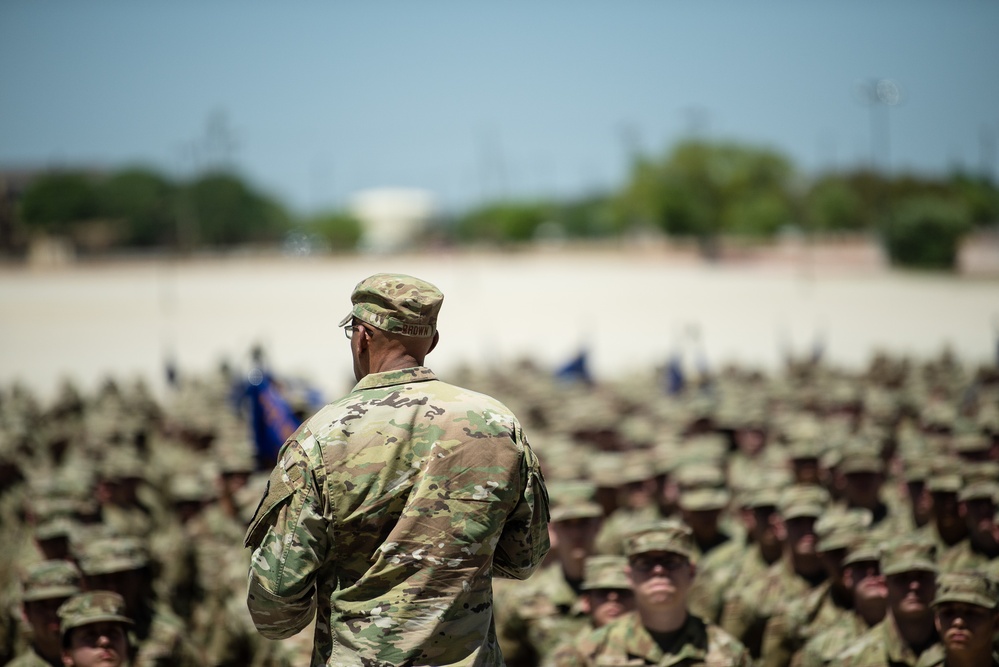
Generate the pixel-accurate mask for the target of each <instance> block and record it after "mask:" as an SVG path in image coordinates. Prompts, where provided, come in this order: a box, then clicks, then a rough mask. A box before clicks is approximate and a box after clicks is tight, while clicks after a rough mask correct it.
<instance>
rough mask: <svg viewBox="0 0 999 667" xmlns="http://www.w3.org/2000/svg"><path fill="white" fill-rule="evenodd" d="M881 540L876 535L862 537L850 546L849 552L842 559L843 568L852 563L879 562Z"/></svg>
mask: <svg viewBox="0 0 999 667" xmlns="http://www.w3.org/2000/svg"><path fill="white" fill-rule="evenodd" d="M881 545H882V542H881V539H880V538H879V537H878V536H876V535H864V536H863V537H860V538H858V540H857V541H856V542H855V543H853V544H852V545H851V546H850V551H849V552H848V553H847V554H846V558H844V559H843V566H844V567H846V566H847V565H853V564H854V563H872V562H873V563H879V564H880V562H881Z"/></svg>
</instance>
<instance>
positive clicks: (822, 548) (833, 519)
mask: <svg viewBox="0 0 999 667" xmlns="http://www.w3.org/2000/svg"><path fill="white" fill-rule="evenodd" d="M873 521H874V513H873V512H871V511H870V510H868V509H859V508H858V509H848V510H840V511H837V512H826V513H825V514H823V515H822V516H820V517H819V518H818V520H817V521H816V522H815V534H816V536H817V537H818V544H817V546H816V550H817V551H819V552H821V553H826V552H829V551H836V550H838V549H849V548H850V545H852V544H854V543H855V542H856V541H857V536H858V534H861V533H863V531H865V530H866V529H867V528H868V526H870V525H871V523H872V522H873Z"/></svg>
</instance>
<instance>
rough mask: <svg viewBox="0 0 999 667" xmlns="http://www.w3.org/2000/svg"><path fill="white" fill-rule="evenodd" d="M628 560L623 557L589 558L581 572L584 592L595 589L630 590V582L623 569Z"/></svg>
mask: <svg viewBox="0 0 999 667" xmlns="http://www.w3.org/2000/svg"><path fill="white" fill-rule="evenodd" d="M627 565H628V559H627V558H625V557H624V556H590V557H589V558H587V559H586V565H585V568H584V570H583V584H582V586H580V588H581V589H582V590H584V591H592V590H597V589H621V590H625V589H630V588H631V582H630V581H628V575H627V573H626V571H625V567H626V566H627Z"/></svg>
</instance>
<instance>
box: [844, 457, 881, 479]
mask: <svg viewBox="0 0 999 667" xmlns="http://www.w3.org/2000/svg"><path fill="white" fill-rule="evenodd" d="M839 470H840V472H842V473H843V474H844V475H849V474H853V473H865V472H873V473H878V474H881V473H884V471H885V463H884V461H882V460H881V459H880V458H879V457H877V456H875V455H874V454H872V453H867V452H863V453H861V452H850V453H844V455H843V460H842V462H841V463H840V464H839Z"/></svg>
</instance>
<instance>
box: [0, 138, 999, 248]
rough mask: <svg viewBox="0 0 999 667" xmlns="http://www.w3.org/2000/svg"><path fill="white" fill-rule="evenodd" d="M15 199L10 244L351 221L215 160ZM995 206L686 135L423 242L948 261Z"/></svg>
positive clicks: (329, 231) (321, 237)
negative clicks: (662, 240) (813, 241)
mask: <svg viewBox="0 0 999 667" xmlns="http://www.w3.org/2000/svg"><path fill="white" fill-rule="evenodd" d="M14 211H15V212H14V226H15V229H16V231H17V232H18V233H17V234H14V235H13V238H15V239H19V240H20V241H21V248H22V249H23V246H24V243H25V240H26V239H30V238H33V237H36V236H38V235H53V236H60V237H64V238H68V239H70V240H71V241H72V242H73V243H74V244H75V246H76V247H77V250H78V251H81V252H84V253H86V252H106V251H111V250H123V249H132V250H138V249H152V248H157V249H163V248H166V249H171V250H179V251H192V250H200V249H224V248H232V247H237V246H246V245H261V246H274V245H277V244H285V245H286V246H288V245H289V243H290V244H291V247H292V249H293V250H294V249H295V248H298V249H308V248H312V249H315V248H320V249H323V250H332V251H338V252H349V251H352V250H354V249H356V247H357V244H358V242H359V240H360V238H361V234H362V229H361V223H360V222H359V221H358V220H357V219H356V218H355V217H354V216H352V215H351V214H350V213H349V212H347V211H344V210H331V211H325V212H321V213H318V214H314V215H311V216H309V217H306V218H302V217H300V216H295V215H292V214H291V213H290V212H289V211H288V209H287V208H285V206H284V205H283V204H282V203H281V202H279V201H277V200H276V199H274V198H273V197H270V196H268V195H266V194H264V193H263V192H261V191H260V190H259V189H257V188H256V187H254V186H253V185H251V184H250V183H249V182H247V181H246V180H245V179H243V178H241V177H240V176H239V175H237V174H235V173H233V172H231V171H228V170H216V171H212V172H209V173H204V174H201V175H199V176H198V177H197V178H194V179H193V180H190V181H187V182H178V181H176V180H173V179H170V178H168V177H166V176H164V175H163V174H162V173H159V172H157V171H156V170H154V169H151V168H145V167H129V168H125V169H122V170H119V171H114V172H111V173H106V174H94V173H92V172H85V171H54V172H51V173H47V174H44V175H42V176H40V177H38V178H36V179H34V180H33V181H32V182H31V183H30V185H29V186H28V187H27V188H26V189H25V191H24V192H23V193H22V194H21V196H20V197H19V199H18V201H17V202H16V207H15V208H14ZM997 220H999V190H997V187H996V184H995V183H994V182H993V181H992V179H991V178H988V177H981V176H976V175H973V174H968V173H962V172H956V173H954V174H952V175H950V176H947V177H942V178H929V177H921V176H915V175H911V174H906V175H898V176H891V177H888V176H886V175H884V174H882V173H879V172H877V171H874V170H868V169H854V170H849V171H842V172H830V173H825V174H821V175H819V176H818V177H815V178H811V179H806V178H805V177H804V176H803V175H802V174H801V173H800V172H799V171H798V170H797V169H796V168H795V166H794V165H793V164H792V162H791V161H790V160H789V159H788V158H787V157H786V156H784V155H782V154H780V153H779V152H777V151H774V150H770V149H767V148H761V147H757V146H750V145H745V144H741V143H735V142H709V141H693V140H692V141H684V142H681V143H679V144H677V145H675V146H673V147H671V148H670V149H669V150H668V151H666V152H664V153H663V154H662V155H659V156H639V157H636V158H635V160H634V161H633V164H632V165H631V168H630V171H629V173H628V176H627V178H626V179H625V182H624V184H623V185H622V186H620V188H618V189H617V190H615V191H611V192H602V193H593V194H591V195H588V196H585V197H579V198H576V199H573V200H568V201H554V200H522V199H507V200H502V201H492V202H487V203H484V204H481V205H479V206H476V207H474V208H471V209H469V210H466V211H463V212H461V213H457V214H452V215H450V216H449V217H447V218H446V219H444V220H441V221H440V223H439V226H438V228H437V229H435V230H434V233H433V234H431V235H430V237H431V238H432V239H433V240H434V242H435V243H441V242H443V243H450V244H490V245H500V246H511V245H517V244H522V243H530V242H535V241H539V240H545V239H612V238H616V237H620V236H622V235H626V234H633V233H637V232H648V231H653V232H656V233H662V234H666V235H668V236H670V237H674V238H686V239H691V240H695V241H697V242H698V243H699V244H700V245H701V247H702V249H703V251H704V253H705V254H706V255H707V256H711V255H712V254H713V253H715V252H716V250H717V247H718V242H719V240H720V239H722V238H726V237H741V238H749V239H764V240H765V239H770V238H773V237H774V236H775V235H777V234H779V233H781V232H783V231H785V230H798V231H799V232H802V233H823V234H829V233H839V232H848V233H866V234H872V235H876V236H877V237H878V238H880V239H881V240H882V242H883V243H884V245H885V248H886V249H887V251H888V253H889V256H890V257H891V258H892V260H893V261H895V262H896V263H898V264H902V265H910V266H923V267H931V268H948V267H951V266H952V265H953V262H954V256H955V252H956V248H957V245H958V243H959V242H960V240H961V238H962V237H963V236H964V235H965V234H967V233H968V232H970V231H972V230H973V229H974V228H975V227H976V226H985V225H988V224H993V223H995V222H996V221H997ZM15 245H16V244H15ZM4 250H6V251H7V252H8V253H10V252H12V251H13V252H16V251H17V250H18V249H17V248H5V249H4Z"/></svg>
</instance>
